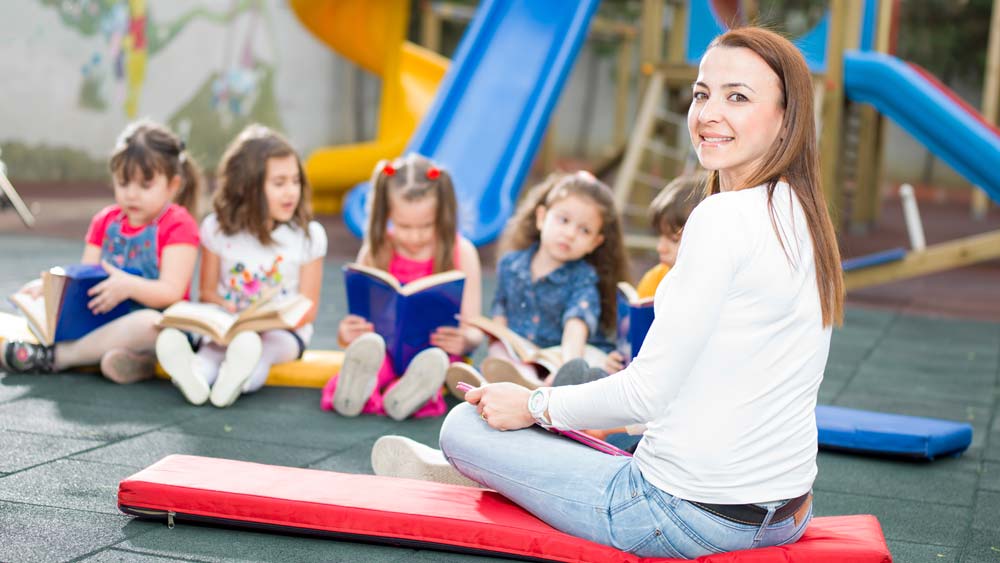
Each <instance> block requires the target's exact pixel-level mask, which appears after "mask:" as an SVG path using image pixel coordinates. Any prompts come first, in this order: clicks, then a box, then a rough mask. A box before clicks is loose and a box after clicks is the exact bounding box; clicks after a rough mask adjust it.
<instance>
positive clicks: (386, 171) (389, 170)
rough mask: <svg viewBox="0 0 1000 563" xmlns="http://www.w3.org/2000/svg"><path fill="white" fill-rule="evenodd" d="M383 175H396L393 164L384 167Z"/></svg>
mask: <svg viewBox="0 0 1000 563" xmlns="http://www.w3.org/2000/svg"><path fill="white" fill-rule="evenodd" d="M382 173H383V174H385V175H386V176H392V175H394V174H396V169H395V168H393V167H392V165H391V164H386V165H385V166H383V167H382Z"/></svg>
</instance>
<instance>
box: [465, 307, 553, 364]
mask: <svg viewBox="0 0 1000 563" xmlns="http://www.w3.org/2000/svg"><path fill="white" fill-rule="evenodd" d="M466 322H467V323H468V324H470V325H472V326H474V327H476V328H478V329H479V330H481V331H483V332H485V333H486V335H487V336H489V337H490V338H493V339H494V340H496V341H498V342H500V343H501V344H503V347H504V348H506V349H507V353H508V354H510V355H511V357H513V358H517V359H519V360H521V361H522V362H524V363H526V364H534V365H537V366H539V367H541V368H543V369H545V370H546V371H548V372H549V373H555V372H556V371H558V370H559V367H560V366H562V364H563V358H562V351H561V350H560V348H559V346H552V347H550V348H539V347H538V345H536V344H535V343H534V342H532V341H530V340H528V339H527V338H525V337H523V336H521V335H520V334H518V333H516V332H514V331H513V330H511V329H509V328H507V327H506V326H504V325H502V324H500V323H498V322H496V321H494V320H492V319H488V318H486V317H473V318H471V319H467V320H466Z"/></svg>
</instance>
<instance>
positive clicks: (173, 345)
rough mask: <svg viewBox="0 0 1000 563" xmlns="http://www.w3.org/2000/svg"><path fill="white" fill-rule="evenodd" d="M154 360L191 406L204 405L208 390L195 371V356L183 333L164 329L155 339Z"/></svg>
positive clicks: (203, 379) (205, 383) (172, 329)
mask: <svg viewBox="0 0 1000 563" xmlns="http://www.w3.org/2000/svg"><path fill="white" fill-rule="evenodd" d="M156 359H157V361H159V362H160V366H161V367H163V371H165V372H167V375H169V376H170V381H171V382H172V383H173V384H174V385H176V386H177V388H178V389H180V390H181V394H183V395H184V398H185V399H187V402H189V403H191V404H192V405H204V404H205V401H207V400H208V394H209V388H208V383H207V382H206V381H205V378H204V377H202V376H201V374H200V373H198V370H196V369H195V355H194V351H193V350H191V343H190V342H188V339H187V337H186V336H184V333H183V332H181V331H179V330H177V329H175V328H165V329H163V330H162V331H160V334H159V335H157V337H156Z"/></svg>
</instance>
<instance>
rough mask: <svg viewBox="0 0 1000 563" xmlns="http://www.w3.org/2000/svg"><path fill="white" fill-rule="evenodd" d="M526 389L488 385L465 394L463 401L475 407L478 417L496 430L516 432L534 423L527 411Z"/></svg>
mask: <svg viewBox="0 0 1000 563" xmlns="http://www.w3.org/2000/svg"><path fill="white" fill-rule="evenodd" d="M530 394H531V391H529V390H528V389H527V388H525V387H522V386H520V385H516V384H514V383H507V382H504V383H490V384H489V385H483V386H482V387H478V388H476V389H472V390H470V391H468V392H467V393H466V394H465V400H466V401H468V402H469V403H470V404H473V405H476V410H477V411H479V416H481V417H483V420H485V421H486V423H487V424H489V425H490V426H492V427H493V428H496V429H497V430H517V429H519V428H527V427H529V426H531V425H532V424H534V423H535V419H534V418H532V416H531V413H530V412H529V411H528V395H530Z"/></svg>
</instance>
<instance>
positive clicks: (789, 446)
mask: <svg viewBox="0 0 1000 563" xmlns="http://www.w3.org/2000/svg"><path fill="white" fill-rule="evenodd" d="M693 93H694V98H693V101H692V103H691V107H690V110H689V112H688V128H689V131H690V135H691V141H692V143H693V144H694V145H695V148H696V149H697V153H698V158H699V160H700V161H701V163H702V165H703V166H704V167H705V168H706V169H708V170H710V171H711V174H710V177H709V183H708V191H709V193H710V195H709V196H708V197H707V198H705V200H704V201H703V202H702V203H700V204H699V205H698V206H697V207H696V208H695V210H694V212H693V213H692V214H691V217H690V218H689V219H688V221H687V224H686V225H685V228H684V237H683V239H682V241H681V247H680V251H679V255H678V258H677V262H676V264H675V266H674V268H673V269H672V270H671V271H670V272H669V273H668V274H667V275H666V277H665V278H664V279H663V281H662V282H661V283H660V286H659V287H658V289H657V292H656V297H655V305H654V307H655V311H656V319H655V321H654V322H653V325H652V326H651V327H650V329H649V332H648V334H647V335H646V339H645V341H644V342H643V346H642V349H641V350H640V351H639V354H638V356H637V357H636V358H635V360H633V362H632V363H631V364H629V366H628V367H627V368H625V369H624V370H623V371H621V372H618V373H616V374H612V375H610V376H608V377H606V378H604V379H601V380H598V381H594V382H591V383H587V384H584V385H576V386H568V387H557V388H541V389H538V390H535V391H532V392H530V393H529V391H528V390H526V389H524V388H520V387H517V386H515V385H513V384H503V383H498V384H491V385H486V386H483V387H480V388H478V389H474V390H471V391H469V392H468V393H467V394H466V401H467V403H468V404H462V405H459V406H458V407H456V408H455V409H453V410H452V412H451V413H450V414H449V416H448V418H447V419H446V420H445V423H444V426H443V427H442V429H441V449H442V451H443V453H444V456H445V457H446V458H447V460H448V462H450V464H451V465H452V466H453V467H454V468H455V469H457V470H458V472H460V473H461V474H462V475H464V476H465V477H467V478H469V479H472V480H473V481H476V482H478V483H481V484H483V485H485V486H487V487H490V488H492V489H495V490H497V491H499V492H500V493H502V494H504V495H506V496H507V497H509V498H511V499H512V500H514V501H515V502H517V503H518V504H520V505H521V506H523V507H524V508H526V509H527V510H529V511H531V512H532V513H534V514H535V515H537V516H538V517H539V518H541V519H542V520H544V521H546V522H548V523H549V524H551V525H552V526H554V527H556V528H558V529H560V530H563V531H565V532H568V533H570V534H574V535H577V536H580V537H583V538H586V539H589V540H592V541H596V542H599V543H603V544H607V545H611V546H614V547H617V548H620V549H623V550H627V551H630V552H632V553H635V554H637V555H640V556H646V557H688V558H693V557H698V556H702V555H707V554H712V553H716V552H720V551H733V550H738V549H748V548H754V547H763V546H772V545H780V544H786V543H791V542H794V541H796V540H797V539H798V538H799V537H800V536H801V535H802V533H803V532H804V530H805V527H806V525H807V523H808V522H809V520H810V518H811V516H812V495H811V489H812V485H813V481H814V479H815V477H816V450H817V440H816V420H815V415H814V409H815V406H816V396H817V392H818V390H819V385H820V381H821V380H822V376H823V369H824V366H825V364H826V359H827V354H828V352H829V347H830V335H831V329H832V325H834V324H836V323H839V322H840V318H841V315H842V309H843V282H842V274H841V270H840V265H839V264H840V258H839V252H838V249H837V243H836V239H835V238H834V232H833V227H832V225H831V222H830V218H829V216H828V214H827V210H826V209H825V207H824V205H823V197H822V193H821V191H820V185H819V181H818V174H817V168H818V166H817V156H816V132H815V129H814V125H813V110H812V104H813V102H812V100H813V97H812V89H811V82H810V75H809V70H808V68H807V67H806V64H805V61H804V60H803V58H802V56H801V54H800V53H799V52H798V51H797V50H796V48H795V47H794V46H793V45H792V44H791V43H790V42H788V41H787V40H786V39H784V38H782V37H780V36H779V35H777V34H775V33H772V32H770V31H767V30H763V29H758V28H743V29H736V30H732V31H729V32H727V33H725V34H723V35H721V36H719V37H718V38H716V39H715V41H713V43H712V44H711V45H710V46H709V48H708V51H707V52H706V53H705V55H704V56H703V58H702V60H701V65H700V67H699V73H698V78H697V81H696V82H695V83H694V84H693ZM535 423H538V424H540V425H543V426H554V427H557V428H563V429H565V428H610V427H616V426H625V425H629V424H636V423H641V424H645V425H646V428H647V429H646V432H645V434H644V436H643V438H642V440H641V442H640V443H639V446H638V448H637V450H636V453H635V457H632V458H628V457H615V456H608V455H606V454H604V453H601V452H598V451H596V450H591V449H588V448H585V447H582V446H580V445H579V444H575V443H573V442H572V441H569V440H566V439H565V438H560V437H558V436H555V435H553V434H550V433H546V432H543V431H541V430H539V429H530V430H525V431H521V432H497V431H496V430H515V429H520V428H526V427H529V426H532V425H533V424H535Z"/></svg>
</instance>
